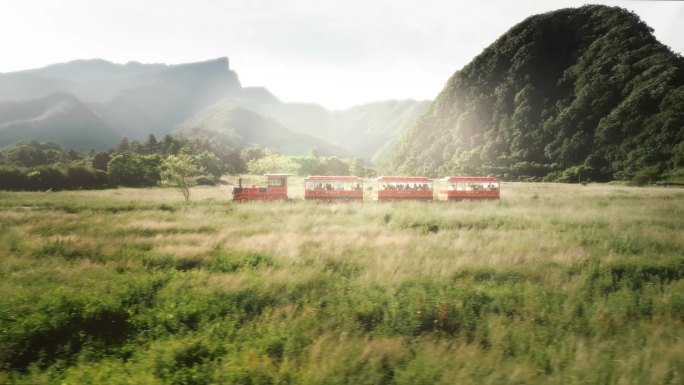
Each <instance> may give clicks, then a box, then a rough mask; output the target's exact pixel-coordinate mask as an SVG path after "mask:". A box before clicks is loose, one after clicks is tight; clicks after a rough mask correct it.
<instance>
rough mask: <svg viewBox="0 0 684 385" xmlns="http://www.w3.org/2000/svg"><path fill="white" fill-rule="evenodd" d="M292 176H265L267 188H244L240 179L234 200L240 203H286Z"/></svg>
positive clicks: (254, 186) (234, 192) (234, 193)
mask: <svg viewBox="0 0 684 385" xmlns="http://www.w3.org/2000/svg"><path fill="white" fill-rule="evenodd" d="M290 175H291V174H265V175H264V176H265V177H266V187H257V186H256V185H252V186H250V187H243V186H242V179H239V182H238V187H235V188H233V200H234V201H238V202H243V203H244V202H249V201H285V200H288V196H287V178H288V177H289V176H290Z"/></svg>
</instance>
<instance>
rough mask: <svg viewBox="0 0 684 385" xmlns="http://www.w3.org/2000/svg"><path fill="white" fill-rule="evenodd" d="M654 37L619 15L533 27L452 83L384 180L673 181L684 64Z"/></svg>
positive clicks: (682, 115)
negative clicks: (392, 175) (411, 176)
mask: <svg viewBox="0 0 684 385" xmlns="http://www.w3.org/2000/svg"><path fill="white" fill-rule="evenodd" d="M652 32H653V30H652V29H651V28H649V27H648V26H647V25H646V24H645V23H644V22H642V21H641V20H640V19H639V17H638V16H636V15H635V14H633V13H631V12H629V11H627V10H624V9H621V8H615V7H606V6H598V5H592V6H584V7H581V8H577V9H563V10H559V11H555V12H550V13H546V14H542V15H537V16H532V17H529V18H528V19H526V20H524V21H523V22H521V23H520V24H518V25H516V26H514V27H513V28H511V29H510V30H509V31H508V32H507V33H506V34H504V35H503V36H501V37H500V38H499V39H498V40H497V41H495V42H494V43H493V44H492V45H491V46H489V47H488V48H486V49H485V50H484V51H483V52H482V53H481V54H480V55H478V56H477V57H476V58H475V59H474V60H473V61H472V62H471V63H469V64H468V65H466V66H465V67H463V68H462V69H461V70H460V71H457V72H456V73H455V74H454V75H453V76H452V77H451V79H449V82H448V84H447V85H446V87H445V88H444V90H443V91H442V92H441V93H440V95H439V96H438V98H437V100H435V102H434V103H433V105H432V106H431V108H430V109H429V111H428V112H427V113H426V114H425V115H423V116H422V117H421V118H420V119H419V121H418V122H417V123H416V125H414V126H413V127H412V128H411V129H410V130H408V131H407V132H406V134H405V135H404V136H403V137H402V139H401V140H400V141H399V143H398V144H397V145H396V147H395V148H394V149H393V150H392V151H391V153H390V154H389V155H388V156H387V157H386V158H385V159H384V160H383V163H382V168H384V170H385V171H391V172H400V173H417V174H426V175H431V176H437V175H445V174H495V175H500V176H502V177H507V178H511V179H529V178H534V179H541V178H546V180H564V181H577V180H585V179H586V178H591V179H594V180H608V179H628V178H632V177H633V176H634V175H635V174H637V173H639V172H640V171H641V172H644V170H646V171H648V170H650V171H651V172H654V173H662V172H666V171H668V169H670V170H671V169H672V168H674V167H675V166H676V164H675V163H676V159H675V158H676V157H675V154H674V151H673V149H674V148H675V146H676V145H677V144H678V143H681V142H682V141H684V59H682V57H681V56H678V55H677V54H675V53H673V52H671V51H670V49H669V48H668V47H666V46H664V45H662V44H661V43H659V42H658V41H657V40H656V38H655V37H654V36H653V34H652ZM680 147H684V146H680ZM649 168H650V169H649Z"/></svg>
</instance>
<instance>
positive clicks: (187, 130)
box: [175, 100, 349, 156]
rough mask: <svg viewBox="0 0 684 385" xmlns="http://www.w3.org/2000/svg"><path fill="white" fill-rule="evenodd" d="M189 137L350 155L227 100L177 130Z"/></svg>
mask: <svg viewBox="0 0 684 385" xmlns="http://www.w3.org/2000/svg"><path fill="white" fill-rule="evenodd" d="M175 132H177V133H179V134H181V135H183V136H187V137H191V138H192V137H199V138H211V139H216V140H218V141H219V142H221V143H224V144H226V145H230V146H238V147H245V146H259V147H268V148H272V149H274V150H276V151H278V152H280V153H281V154H284V155H303V154H306V153H307V152H309V151H310V150H311V149H312V148H316V149H317V150H318V151H320V152H321V153H322V154H324V155H338V156H348V155H349V154H348V153H347V151H345V150H344V149H342V148H340V147H337V146H333V145H331V144H329V143H327V142H325V141H323V140H321V139H317V138H315V137H313V136H310V135H306V134H300V133H295V132H292V131H290V130H289V129H288V128H287V127H285V126H283V125H282V124H280V123H279V122H278V121H276V120H274V119H269V118H265V117H263V116H261V115H259V114H256V113H254V112H252V111H250V110H247V109H245V108H242V107H239V106H237V105H235V104H234V103H233V102H231V101H229V100H226V101H223V102H219V103H217V104H215V105H213V106H212V107H210V108H208V109H206V110H204V111H202V112H201V113H199V114H197V115H195V116H194V117H193V118H192V119H190V120H188V121H186V122H184V123H182V124H180V125H179V128H178V129H177V130H176V131H175Z"/></svg>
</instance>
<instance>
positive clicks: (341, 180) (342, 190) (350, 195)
mask: <svg viewBox="0 0 684 385" xmlns="http://www.w3.org/2000/svg"><path fill="white" fill-rule="evenodd" d="M304 199H305V200H307V201H323V202H351V201H358V202H362V201H363V179H362V178H359V177H357V176H310V177H308V178H306V179H304Z"/></svg>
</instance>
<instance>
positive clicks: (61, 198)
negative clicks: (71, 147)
mask: <svg viewBox="0 0 684 385" xmlns="http://www.w3.org/2000/svg"><path fill="white" fill-rule="evenodd" d="M301 184H302V183H301V179H298V178H295V179H294V180H293V183H292V185H294V186H295V187H294V188H293V189H292V194H291V196H294V197H301V195H302V191H301ZM230 199H231V195H230V188H229V187H228V186H217V187H196V188H193V190H192V195H191V202H190V204H189V205H185V204H184V203H183V198H182V196H181V194H180V193H179V192H177V191H176V190H173V189H163V188H150V189H125V188H120V189H112V190H95V191H63V192H0V384H412V385H420V384H682V383H684V332H683V330H684V190H683V189H676V188H637V187H626V186H622V185H607V184H596V185H594V184H590V185H588V186H582V185H564V184H551V183H537V184H535V183H505V184H503V186H502V198H501V200H499V201H496V202H480V203H473V202H471V203H468V202H462V203H439V202H435V203H427V204H426V203H390V204H376V203H368V202H367V203H363V204H361V203H348V204H316V203H309V202H303V201H301V200H295V201H294V202H281V203H249V204H234V203H233V202H232V201H231V200H230Z"/></svg>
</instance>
